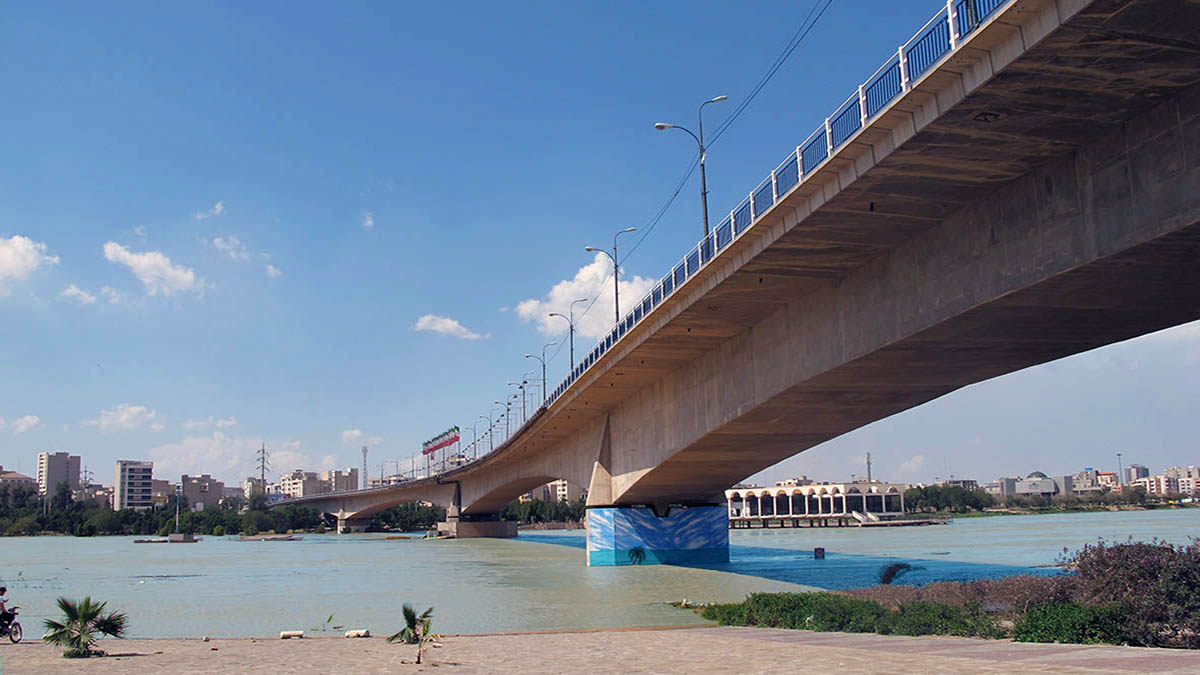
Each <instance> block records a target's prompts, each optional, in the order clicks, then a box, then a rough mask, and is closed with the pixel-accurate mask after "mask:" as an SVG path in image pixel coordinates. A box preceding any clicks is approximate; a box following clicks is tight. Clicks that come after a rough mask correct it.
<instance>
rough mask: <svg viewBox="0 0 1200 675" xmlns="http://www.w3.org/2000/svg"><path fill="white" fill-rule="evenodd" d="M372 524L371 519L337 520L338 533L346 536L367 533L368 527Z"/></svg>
mask: <svg viewBox="0 0 1200 675" xmlns="http://www.w3.org/2000/svg"><path fill="white" fill-rule="evenodd" d="M370 524H371V519H370V518H341V517H339V518H338V519H337V533H338V534H345V533H346V532H366V531H367V526H368V525H370Z"/></svg>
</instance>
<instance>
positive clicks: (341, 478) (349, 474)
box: [321, 467, 358, 492]
mask: <svg viewBox="0 0 1200 675" xmlns="http://www.w3.org/2000/svg"><path fill="white" fill-rule="evenodd" d="M321 480H322V481H323V482H325V483H328V484H329V492H343V491H345V490H357V489H358V469H356V468H354V467H347V468H346V469H345V470H344V471H342V470H339V469H333V470H332V471H326V472H324V473H322V474H321Z"/></svg>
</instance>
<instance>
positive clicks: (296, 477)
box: [270, 469, 328, 497]
mask: <svg viewBox="0 0 1200 675" xmlns="http://www.w3.org/2000/svg"><path fill="white" fill-rule="evenodd" d="M270 491H271V492H272V493H274V494H279V495H283V496H285V497H305V496H308V495H317V494H322V493H324V492H328V490H326V489H325V483H324V482H323V481H322V480H321V478H320V476H318V475H317V473H316V472H315V471H305V470H304V469H296V470H294V471H292V472H291V473H288V474H284V475H282V476H280V477H279V482H277V483H272V484H271V489H270Z"/></svg>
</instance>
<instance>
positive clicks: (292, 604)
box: [0, 509, 1200, 637]
mask: <svg viewBox="0 0 1200 675" xmlns="http://www.w3.org/2000/svg"><path fill="white" fill-rule="evenodd" d="M1131 536H1132V537H1134V538H1135V539H1139V540H1148V539H1151V538H1156V537H1157V538H1159V539H1164V540H1167V541H1172V542H1176V543H1184V542H1187V541H1190V540H1191V539H1192V538H1193V537H1196V536H1200V509H1189V510H1178V511H1143V512H1125V513H1096V514H1063V515H1052V516H1012V517H994V518H973V519H960V520H957V521H955V522H954V523H952V524H950V525H944V526H931V527H903V528H875V529H859V528H847V529H834V528H828V529H824V528H817V529H812V530H809V529H797V530H771V531H735V532H732V533H731V535H730V540H731V549H730V557H731V561H730V562H729V563H728V564H722V565H714V566H709V567H707V568H699V567H672V566H639V567H616V568H614V567H607V568H605V567H592V568H589V567H586V566H585V564H584V550H583V543H584V539H583V533H582V531H578V530H573V531H564V532H536V533H535V532H528V533H522V535H521V536H520V537H519V538H518V539H515V540H486V539H472V540H461V541H453V540H441V541H433V540H431V541H422V540H416V539H414V540H392V541H388V540H385V539H383V536H382V535H306V536H305V538H304V540H303V541H299V542H241V541H236V540H233V539H217V538H213V537H205V538H204V540H203V541H201V542H200V543H197V544H188V545H137V544H133V543H132V540H133V537H102V538H94V539H76V538H71V537H35V538H0V583H2V584H4V585H7V586H8V587H9V596H10V597H11V598H12V599H13V601H14V604H17V605H20V606H21V607H22V619H23V621H24V623H25V625H26V626H27V627H29V630H28V631H27V632H29V633H30V634H33V633H34V632H35V630H36V629H35V628H33V627H36V626H39V625H40V623H41V621H40V619H42V618H44V617H47V616H52V615H53V614H54V606H53V605H54V600H55V598H56V597H58V596H59V595H67V596H70V597H81V596H83V595H86V594H91V595H92V596H93V597H96V598H98V599H103V600H108V601H110V602H111V604H112V606H113V607H116V608H119V609H121V610H123V611H126V612H127V613H128V614H129V616H130V629H131V634H132V635H133V636H138V637H165V636H199V635H211V636H248V635H260V636H265V635H272V634H275V633H277V632H278V631H280V630H290V629H302V630H307V631H310V632H311V631H313V629H322V628H324V629H327V630H329V631H330V632H331V631H332V628H333V626H344V627H345V628H362V627H365V628H369V629H371V630H372V631H374V632H376V633H386V632H391V631H394V630H396V628H397V627H398V624H399V622H400V619H399V615H400V605H401V604H402V603H404V602H411V603H413V604H414V605H417V606H419V607H421V608H424V607H427V606H430V605H433V606H434V607H435V616H436V617H437V620H436V625H437V629H438V630H439V631H441V632H445V633H459V632H490V631H517V630H538V629H554V628H599V627H615V626H652V625H679V624H686V623H697V622H700V621H701V620H700V619H699V617H697V616H696V615H694V614H692V613H690V612H681V611H678V610H675V609H673V608H671V607H669V606H668V605H667V604H666V603H668V602H670V601H673V600H679V599H681V598H685V597H686V598H688V599H690V600H693V601H714V600H716V601H729V600H738V599H740V598H742V597H744V596H745V595H746V594H747V593H751V592H755V591H781V590H804V589H809V588H813V587H817V588H849V587H854V586H863V585H870V584H873V583H874V581H875V579H877V577H878V571H879V569H880V568H881V567H882V566H884V565H885V564H887V563H889V562H892V561H896V560H900V561H905V562H909V563H910V564H912V565H914V567H916V568H918V569H915V570H914V571H912V572H910V573H909V574H907V575H905V576H903V577H901V578H900V581H901V582H905V583H925V582H927V581H933V580H944V579H957V580H965V579H973V578H988V577H994V576H1003V575H1007V574H1022V573H1052V572H1053V571H1054V570H1051V569H1048V568H1046V567H1045V566H1047V565H1053V564H1054V563H1055V561H1056V560H1057V559H1058V557H1059V556H1060V555H1061V554H1062V551H1063V548H1064V547H1065V548H1068V549H1072V550H1074V549H1077V548H1079V547H1081V546H1082V545H1084V544H1086V543H1089V542H1094V541H1096V540H1097V539H1100V538H1104V539H1107V540H1110V541H1124V540H1125V539H1127V538H1129V537H1131ZM815 546H823V547H824V548H825V549H826V550H827V551H828V555H827V558H826V559H825V560H820V561H818V560H813V558H812V549H813V547H815ZM330 615H333V621H332V622H331V623H328V624H326V619H327V618H328V617H329V616H330Z"/></svg>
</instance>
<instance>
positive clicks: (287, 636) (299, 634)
mask: <svg viewBox="0 0 1200 675" xmlns="http://www.w3.org/2000/svg"><path fill="white" fill-rule="evenodd" d="M303 637H304V631H302V630H281V631H279V639H280V640H291V639H292V638H295V639H297V640H299V639H301V638H303Z"/></svg>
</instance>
